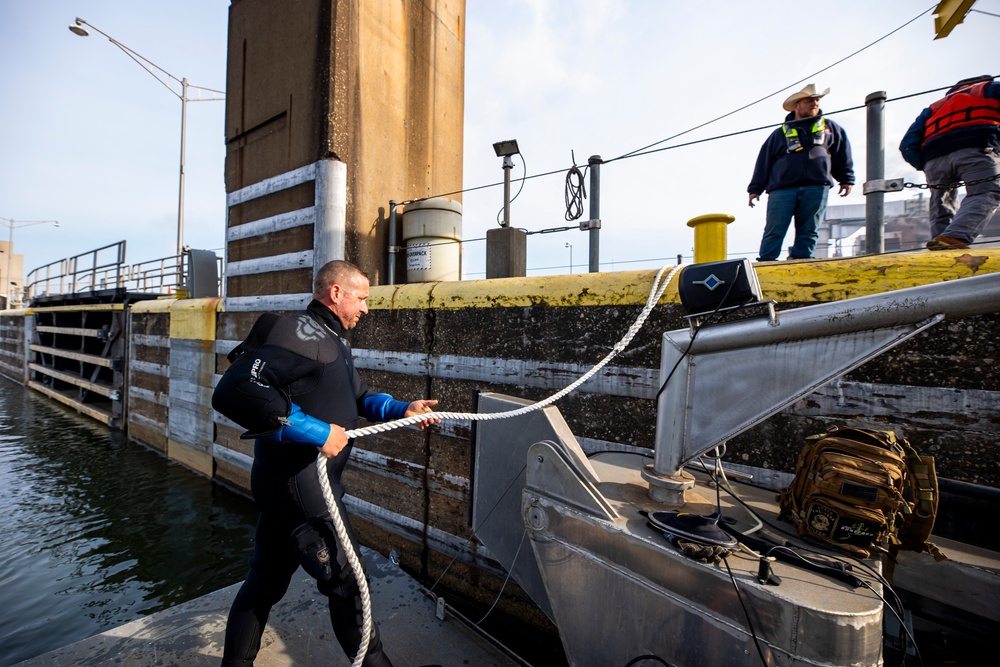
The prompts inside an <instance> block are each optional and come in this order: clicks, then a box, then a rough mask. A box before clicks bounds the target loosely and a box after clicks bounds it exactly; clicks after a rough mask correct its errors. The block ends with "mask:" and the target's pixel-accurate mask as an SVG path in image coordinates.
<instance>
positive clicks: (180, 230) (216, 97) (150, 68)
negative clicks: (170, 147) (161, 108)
mask: <svg viewBox="0 0 1000 667" xmlns="http://www.w3.org/2000/svg"><path fill="white" fill-rule="evenodd" d="M84 26H88V27H90V28H91V29H92V30H95V31H96V32H99V33H101V34H102V35H104V36H105V37H107V38H108V41H109V42H111V43H112V44H114V45H115V46H117V47H118V48H119V49H121V51H122V53H124V54H125V55H127V56H128V57H129V58H131V59H132V60H134V61H135V62H136V64H138V65H139V66H140V67H142V68H143V69H144V70H146V72H148V73H149V75H150V76H152V77H153V78H154V79H156V80H157V81H159V82H160V83H162V84H163V87H164V88H166V89H167V90H169V91H170V93H171V94H172V95H174V96H176V97H177V98H179V99H180V101H181V165H180V177H179V181H180V182H179V186H178V194H177V255H178V257H179V256H180V255H181V254H182V253H183V252H184V153H185V150H184V147H185V143H186V130H187V103H188V102H221V101H222V100H225V99H226V93H225V92H224V91H221V90H215V89H213V88H205V87H203V86H196V85H194V84H190V83H188V80H187V78H186V77H184V78H181V79H178V78H177V77H176V76H174V75H173V74H171V73H170V72H168V71H167V70H165V69H163V68H162V67H160V66H159V65H157V64H156V63H154V62H153V61H152V60H150V59H149V58H146V57H145V56H142V55H140V54H139V53H137V52H135V51H134V50H132V49H130V48H129V47H127V46H125V45H124V44H122V43H121V42H119V41H118V40H117V39H115V38H114V37H112V36H111V35H109V34H107V33H106V32H104V31H103V30H101V29H100V28H98V27H96V26H95V25H94V24H92V23H88V22H87V21H84V20H83V19H81V18H78V19H76V22H75V23H74V24H73V25H71V26H69V29H70V31H71V32H72V33H73V34H74V35H79V36H80V37H87V36H88V35H90V33H89V32H88V31H87V29H86V28H84ZM154 70H156V71H154ZM157 72H159V74H157ZM161 74H162V75H163V76H164V77H166V79H164V78H163V77H161V76H160V75H161ZM167 79H169V81H168V80H167ZM176 85H180V88H181V90H180V92H177V91H176V90H174V86H176ZM189 89H194V90H196V91H198V94H199V97H196V98H194V99H191V98H189V97H188V90H189ZM202 92H205V93H206V94H207V95H210V96H206V97H200V95H201V93H202Z"/></svg>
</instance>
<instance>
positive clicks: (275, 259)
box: [226, 250, 313, 276]
mask: <svg viewBox="0 0 1000 667" xmlns="http://www.w3.org/2000/svg"><path fill="white" fill-rule="evenodd" d="M312 262H313V251H312V250H303V251H302V252H289V253H285V254H284V255H272V256H271V257H260V258H258V259H248V260H245V261H242V262H231V263H230V264H229V265H228V266H226V275H229V276H250V275H256V274H258V273H272V272H274V271H293V270H295V269H301V268H308V269H312Z"/></svg>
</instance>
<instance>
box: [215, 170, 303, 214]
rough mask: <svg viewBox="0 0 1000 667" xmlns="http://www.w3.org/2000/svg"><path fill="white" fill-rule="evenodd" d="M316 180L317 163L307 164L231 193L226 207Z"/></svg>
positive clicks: (227, 197) (227, 196) (227, 198)
mask: <svg viewBox="0 0 1000 667" xmlns="http://www.w3.org/2000/svg"><path fill="white" fill-rule="evenodd" d="M315 178H316V163H315V162H314V163H313V164H307V165H306V166H304V167H299V168H298V169H293V170H292V171H286V172H285V173H284V174H278V175H277V176H272V177H271V178H268V179H265V180H263V181H260V182H258V183H254V184H253V185H248V186H246V187H245V188H242V189H240V190H237V191H236V192H230V193H229V194H228V195H226V206H229V207H232V206H236V205H238V204H242V203H243V202H247V201H251V200H253V199H258V198H260V197H263V196H265V195H270V194H274V193H275V192H281V191H282V190H287V189H288V188H292V187H295V186H296V185H299V184H300V183H306V182H308V181H312V180H315Z"/></svg>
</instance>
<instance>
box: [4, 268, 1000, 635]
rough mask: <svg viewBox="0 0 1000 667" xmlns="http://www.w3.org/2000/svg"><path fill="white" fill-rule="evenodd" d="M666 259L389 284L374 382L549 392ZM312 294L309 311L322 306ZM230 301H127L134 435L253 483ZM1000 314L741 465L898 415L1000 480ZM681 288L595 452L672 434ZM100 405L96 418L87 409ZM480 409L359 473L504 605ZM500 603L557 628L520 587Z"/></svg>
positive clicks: (856, 283)
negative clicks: (220, 385) (480, 534)
mask: <svg viewBox="0 0 1000 667" xmlns="http://www.w3.org/2000/svg"><path fill="white" fill-rule="evenodd" d="M998 270H1000V251H998V250H978V249H977V250H975V251H969V252H963V253H961V254H959V253H950V252H949V253H913V254H897V255H892V256H887V257H871V258H858V259H853V260H842V261H838V262H817V263H778V264H770V265H764V266H761V267H759V268H758V274H759V277H760V282H761V286H762V289H763V292H764V296H765V298H773V299H775V300H776V301H778V302H779V308H780V309H781V310H787V309H789V308H792V307H795V306H798V305H808V304H812V303H816V302H821V301H835V300H840V299H845V298H851V297H856V296H864V295H866V294H871V293H875V292H882V291H887V290H892V289H902V288H905V287H912V286H916V285H922V284H929V283H935V282H940V281H943V280H954V279H957V278H963V277H967V276H972V275H977V274H981V273H987V272H995V271H998ZM654 275H655V272H653V271H636V272H622V273H601V274H581V275H573V276H556V277H552V276H546V277H539V278H510V279H501V280H481V281H468V282H442V283H424V284H417V285H400V286H381V287H374V288H372V290H371V298H370V304H371V312H370V314H369V315H368V316H367V317H366V318H364V319H362V321H361V323H360V325H359V326H358V327H357V328H356V329H355V330H353V331H352V343H353V346H354V350H355V356H356V365H357V367H358V368H359V370H360V371H361V372H362V373H363V375H364V376H365V378H366V380H367V382H368V383H369V385H370V386H372V387H373V388H374V389H376V390H378V391H387V392H389V393H392V394H394V395H395V396H396V397H397V398H400V399H413V398H417V397H428V398H435V399H438V400H439V401H440V402H441V403H440V408H441V409H443V410H448V411H455V412H471V411H473V407H472V406H473V397H474V395H475V394H476V392H480V391H495V392H502V393H505V394H510V395H513V396H519V397H523V398H527V399H530V400H539V399H541V398H544V397H546V396H549V395H551V394H552V393H554V392H556V391H558V390H559V389H561V388H562V387H564V386H566V385H568V384H570V383H571V382H572V381H573V380H575V379H576V378H577V377H579V376H580V375H581V374H583V373H584V372H586V371H587V370H588V369H590V367H591V366H593V365H594V364H595V363H596V362H597V361H599V360H600V359H602V358H603V357H604V356H605V355H606V354H607V352H608V351H609V350H610V349H611V347H612V346H613V345H614V344H615V343H616V342H617V341H618V340H619V339H620V338H621V337H622V335H623V334H624V333H625V331H626V330H627V329H628V327H629V325H630V324H631V323H632V321H633V320H634V318H635V317H636V315H637V314H638V313H639V311H640V310H641V308H642V305H643V303H644V302H645V300H646V297H647V294H648V291H649V288H650V285H651V283H652V280H653V277H654ZM304 305H305V302H304V301H303V302H302V303H301V304H299V306H300V307H301V306H304ZM221 307H222V306H221V304H220V301H219V300H218V299H190V300H176V299H160V300H153V301H143V302H137V303H133V304H131V305H130V306H129V307H128V310H127V332H126V334H127V335H126V339H125V340H126V346H127V350H126V354H125V358H126V359H127V372H126V377H127V387H126V391H125V394H126V396H127V402H126V410H125V420H124V424H125V428H126V429H127V431H128V436H129V437H130V438H132V439H133V440H136V441H139V442H141V443H144V444H146V445H149V446H151V447H154V448H156V449H158V450H160V451H162V452H163V453H164V454H165V455H167V456H168V457H170V458H172V459H174V460H177V461H179V462H181V463H182V464H184V465H186V466H188V467H190V468H192V469H194V470H196V471H198V472H200V473H202V474H204V475H206V476H209V477H211V478H213V479H214V480H216V481H217V482H219V483H223V484H226V485H228V486H232V487H235V488H237V489H239V490H242V491H243V492H247V491H248V489H249V468H250V465H251V463H252V455H253V452H252V442H250V441H246V440H240V439H239V434H240V433H241V431H242V429H240V428H239V427H238V426H236V425H235V424H233V423H231V422H229V421H228V420H226V419H225V418H224V417H222V416H221V415H218V414H216V413H214V412H213V411H212V410H211V407H210V406H211V403H210V398H211V391H212V388H213V387H214V386H215V384H216V383H217V381H218V378H219V377H220V375H221V373H223V372H224V371H225V369H226V367H227V364H228V362H227V360H226V356H225V355H226V354H227V353H228V352H229V350H231V349H232V347H234V346H235V345H236V344H237V343H238V342H239V341H240V340H241V339H242V338H243V337H244V336H245V335H246V333H247V331H248V330H249V328H250V326H251V324H252V323H253V321H254V319H256V317H257V314H256V313H254V312H238V313H221V312H219V310H220V309H221ZM35 317H36V316H35V314H34V313H33V311H32V310H31V309H27V310H24V311H8V312H5V313H4V315H3V316H2V317H0V328H2V329H0V330H2V332H3V344H2V345H0V350H3V352H2V353H0V362H2V363H0V372H2V374H3V375H5V376H6V377H8V378H10V379H13V380H16V381H20V382H24V381H25V372H24V370H23V369H24V368H25V363H26V361H25V360H28V359H29V357H30V354H31V353H28V352H27V349H28V345H29V344H30V342H31V340H32V334H31V331H32V329H33V327H34V324H33V321H34V318H35ZM998 325H1000V314H991V315H988V316H978V317H969V318H965V319H961V320H955V321H948V322H945V323H943V324H941V325H938V326H936V327H933V328H931V329H930V330H929V331H927V332H925V333H923V334H920V335H918V336H916V337H915V338H913V339H912V340H910V341H908V342H906V343H904V344H902V345H900V346H899V347H897V348H894V349H893V350H891V351H890V352H888V353H886V354H884V355H882V356H881V357H878V358H876V359H875V360H873V361H872V362H869V363H868V364H866V365H864V366H862V367H860V368H858V369H856V370H854V371H852V372H851V373H849V374H847V375H846V376H844V377H843V378H841V379H839V380H836V381H834V382H831V383H830V384H828V385H826V386H824V387H821V388H820V389H819V390H817V391H816V392H813V393H812V394H810V395H808V396H806V397H804V398H803V399H801V400H800V401H798V402H797V403H796V404H794V405H793V406H791V407H790V408H788V409H786V410H784V411H783V412H781V413H779V414H777V415H775V416H773V417H771V418H770V419H768V420H766V421H765V422H763V423H762V424H760V425H759V426H757V427H755V428H753V429H751V430H750V431H748V432H746V433H744V434H741V435H740V436H738V437H736V438H734V439H732V440H731V441H730V442H729V443H728V453H727V456H726V462H727V466H734V465H735V466H747V467H749V468H750V469H751V471H753V472H755V473H756V474H755V477H756V478H757V479H766V478H767V471H768V470H771V471H783V472H786V473H787V472H791V471H792V470H793V469H794V465H795V460H796V457H797V455H798V452H799V450H800V448H801V445H802V442H803V438H804V437H805V436H807V435H812V434H815V433H819V432H822V431H825V430H827V428H828V427H829V426H830V425H831V424H847V425H856V426H862V427H874V428H885V429H893V430H895V431H896V432H897V433H900V434H901V435H904V436H905V437H907V438H909V439H910V441H911V442H912V443H913V444H914V445H915V446H916V448H917V449H918V450H919V451H921V452H922V453H927V454H933V455H934V456H935V458H936V464H937V469H938V473H939V475H940V476H941V477H946V478H950V479H956V480H960V481H965V482H972V483H976V484H981V485H985V486H989V487H993V488H1000V472H998V471H1000V466H998V463H1000V454H998V448H997V445H998V443H1000V364H997V357H998V344H997V342H996V335H995V333H996V331H997V328H998ZM686 326H687V324H686V321H685V320H684V318H683V313H682V312H681V310H680V307H679V305H678V298H677V293H676V290H675V288H674V287H673V285H671V286H670V287H669V288H668V289H667V291H666V293H665V294H664V296H663V299H662V301H661V307H659V308H656V309H655V310H654V311H653V313H652V314H651V315H650V317H649V319H648V321H647V323H646V325H645V326H644V327H643V329H642V330H641V331H640V332H639V333H638V335H637V336H636V338H635V339H634V340H633V341H632V343H631V344H630V346H629V347H628V348H626V349H625V351H624V352H623V353H622V354H620V355H619V356H618V357H617V358H615V359H614V360H613V361H612V362H611V363H610V364H609V365H608V366H606V367H605V368H604V369H603V370H602V371H601V373H599V374H598V375H597V376H595V377H594V378H593V379H591V380H590V381H589V382H588V383H586V384H585V385H583V386H582V387H580V389H579V390H578V391H577V392H575V393H573V394H571V395H569V396H567V397H566V398H564V399H563V400H561V401H560V402H559V403H558V404H557V407H558V408H559V410H560V411H561V412H562V414H563V416H564V417H565V419H566V421H567V423H568V424H569V426H570V427H571V428H572V430H573V432H574V434H575V435H576V436H577V438H578V440H579V441H580V442H581V444H582V445H583V447H584V448H585V449H586V450H587V451H588V452H596V451H600V450H605V449H625V450H629V449H633V450H634V449H638V450H644V449H648V448H650V447H652V444H653V438H654V432H655V421H656V411H655V405H654V401H653V397H654V396H655V393H656V391H657V388H658V387H659V381H660V378H659V363H660V341H661V334H662V333H663V332H664V331H667V330H674V329H679V328H685V327H686ZM84 414H87V413H86V412H85V413H84ZM471 426H472V425H471V423H468V422H446V423H444V424H441V425H440V426H439V427H435V428H433V429H431V430H429V431H425V432H421V431H417V430H415V429H412V428H407V429H398V430H395V431H391V432H388V433H384V434H378V435H374V436H368V437H365V438H361V439H359V440H358V441H357V442H356V444H355V450H354V453H353V456H352V461H351V464H350V465H349V466H348V469H347V472H346V474H345V480H344V481H345V486H346V488H347V492H348V496H347V498H346V502H347V506H348V508H349V511H350V512H351V517H352V523H353V525H354V527H355V529H356V530H357V532H358V533H359V535H360V537H361V539H362V541H363V542H364V543H365V544H367V545H369V546H371V547H373V548H375V549H377V550H379V551H381V552H383V553H388V552H389V551H390V550H395V551H396V552H397V553H398V554H399V555H400V559H401V561H402V563H403V565H404V566H405V567H407V568H408V569H409V570H410V571H411V572H414V573H417V574H419V575H421V576H423V577H426V578H427V580H430V581H434V580H437V578H438V577H439V576H440V575H441V573H442V572H443V571H444V570H445V568H447V567H448V566H449V564H450V563H451V561H452V559H456V560H455V563H454V564H452V565H451V567H450V569H449V570H448V574H447V575H446V576H445V577H444V579H443V580H442V585H443V586H446V587H447V588H448V589H450V590H453V591H458V592H460V593H462V594H464V595H466V596H468V597H470V598H473V599H475V600H479V601H481V602H483V603H485V604H489V603H492V602H493V600H494V599H495V597H496V595H497V593H498V591H499V590H500V587H501V585H502V583H503V577H504V572H503V571H502V570H501V566H502V565H503V564H498V563H496V562H494V561H493V560H492V559H491V558H490V557H489V555H488V554H484V553H482V552H481V550H480V549H479V547H478V545H477V542H476V541H475V540H474V539H471V540H470V538H472V531H471V529H470V527H469V524H468V520H469V470H470V468H471V456H472V454H471V441H470V434H471ZM500 608H502V609H505V610H506V611H508V612H511V613H514V614H516V615H518V616H519V617H521V618H522V619H524V620H528V621H530V622H534V623H537V624H541V625H547V623H546V621H545V619H544V617H543V616H542V615H541V614H540V612H538V611H537V610H536V609H535V608H534V606H533V605H532V604H531V603H530V602H529V601H527V598H526V597H525V596H524V595H523V594H522V593H520V592H518V591H516V587H513V585H512V584H508V586H507V588H506V590H505V592H504V595H503V597H502V598H501V601H500Z"/></svg>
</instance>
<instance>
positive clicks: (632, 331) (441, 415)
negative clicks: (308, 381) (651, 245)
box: [347, 264, 681, 438]
mask: <svg viewBox="0 0 1000 667" xmlns="http://www.w3.org/2000/svg"><path fill="white" fill-rule="evenodd" d="M667 266H669V265H667ZM680 268H681V265H680V264H678V265H676V266H674V268H673V270H671V271H670V273H669V274H668V275H667V277H666V278H665V279H664V280H663V282H662V284H661V283H660V277H661V276H662V275H663V272H664V271H666V270H667V267H666V266H664V267H663V268H662V269H660V272H659V273H657V274H656V278H655V279H654V280H653V286H652V288H651V289H650V292H649V297H648V298H647V299H646V305H645V307H643V309H642V312H641V313H639V316H638V317H636V318H635V322H633V323H632V326H631V327H629V330H628V331H627V332H626V333H625V336H623V337H622V339H621V340H620V341H618V342H617V343H616V344H615V346H614V347H613V348H611V352H609V353H608V355H607V356H606V357H604V358H603V359H601V361H599V362H598V363H597V365H596V366H594V367H593V368H591V369H590V370H589V371H587V372H586V373H584V374H583V375H581V376H580V377H579V378H577V380H576V381H575V382H573V384H571V385H569V386H567V387H564V388H562V389H560V390H559V391H558V392H556V393H554V394H552V395H551V396H549V397H548V398H545V399H542V400H541V401H539V402H537V403H532V404H531V405H526V406H524V407H521V408H517V409H516V410H508V411H507V412H491V413H481V412H435V413H433V414H430V413H428V414H419V415H413V416H411V417H404V418H402V419H397V420H395V421H391V422H383V423H381V424H372V425H371V426H365V427H362V428H356V429H352V430H350V431H347V437H348V438H358V437H361V436H364V435H374V434H375V433H384V432H386V431H392V430H394V429H397V428H401V427H403V426H409V425H410V424H417V423H419V422H422V421H424V420H425V419H427V418H428V417H429V416H433V417H435V418H437V419H441V420H452V421H456V420H463V419H464V420H470V421H490V420H494V419H509V418H510V417H520V416H521V415H524V414H527V413H529V412H534V411H535V410H541V409H542V408H544V407H547V406H549V405H552V404H553V403H555V402H556V401H558V400H559V399H560V398H562V397H563V396H565V395H566V394H569V393H570V392H572V391H573V390H574V389H576V388H577V387H579V386H580V385H581V384H583V383H584V382H586V381H587V380H589V379H590V378H591V377H593V376H594V374H596V373H597V372H598V371H599V370H601V369H602V368H604V367H605V366H606V365H607V364H608V362H610V361H611V360H612V359H614V358H615V357H616V356H618V354H619V353H621V352H622V350H624V349H625V348H626V347H628V344H629V343H631V342H632V339H633V338H635V335H636V334H637V333H639V329H641V328H642V325H643V324H645V322H646V318H648V317H649V314H650V313H651V312H652V311H653V308H654V307H655V306H656V304H657V303H658V302H659V300H660V297H661V296H663V292H664V291H665V290H666V289H667V285H668V284H670V279H671V278H673V277H674V274H675V273H677V271H679V270H680Z"/></svg>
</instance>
